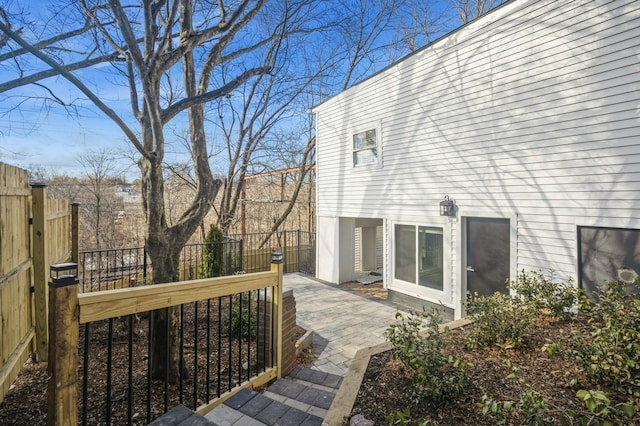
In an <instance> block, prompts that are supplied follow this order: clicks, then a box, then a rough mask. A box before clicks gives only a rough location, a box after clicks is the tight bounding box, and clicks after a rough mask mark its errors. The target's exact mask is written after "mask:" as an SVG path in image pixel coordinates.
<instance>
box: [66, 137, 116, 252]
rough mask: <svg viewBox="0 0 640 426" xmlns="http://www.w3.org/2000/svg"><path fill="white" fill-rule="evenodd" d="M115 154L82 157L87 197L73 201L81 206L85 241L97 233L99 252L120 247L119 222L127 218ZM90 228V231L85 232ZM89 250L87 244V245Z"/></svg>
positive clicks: (94, 241) (84, 189)
mask: <svg viewBox="0 0 640 426" xmlns="http://www.w3.org/2000/svg"><path fill="white" fill-rule="evenodd" d="M114 157H115V153H113V152H110V151H108V150H105V149H103V150H99V151H94V152H87V153H85V154H82V155H80V156H79V157H78V161H79V162H80V164H81V165H82V168H83V179H82V180H80V181H79V183H80V185H81V186H82V189H83V191H82V192H81V193H80V194H82V195H84V197H82V198H78V197H75V198H72V199H70V200H71V201H77V202H79V203H80V207H81V209H82V212H83V214H82V219H83V222H84V225H85V226H84V227H83V237H87V236H88V235H87V234H88V232H91V231H93V239H92V240H93V243H94V245H93V246H89V247H92V248H96V249H98V250H99V249H101V248H114V246H115V244H117V234H116V227H115V225H116V222H117V220H118V217H119V216H120V215H121V214H122V215H124V203H123V201H122V199H121V198H120V197H118V196H117V195H116V192H117V190H118V184H119V183H120V184H121V183H123V182H122V181H121V180H120V179H119V177H118V176H119V175H120V171H119V170H117V168H116V161H115V158H114ZM85 228H86V230H85ZM83 245H84V246H85V247H86V246H87V241H84V242H83Z"/></svg>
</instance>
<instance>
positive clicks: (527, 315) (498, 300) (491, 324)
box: [465, 293, 532, 349]
mask: <svg viewBox="0 0 640 426" xmlns="http://www.w3.org/2000/svg"><path fill="white" fill-rule="evenodd" d="M465 309H466V312H467V316H468V317H469V318H471V319H472V320H473V321H474V324H475V326H474V328H473V329H472V330H471V332H470V333H469V334H468V335H467V337H466V338H465V346H466V347H467V348H469V349H475V348H487V347H490V346H500V347H502V348H515V347H518V346H520V345H521V344H522V343H523V336H524V334H525V332H526V330H527V328H528V327H529V325H530V324H531V322H532V312H531V311H528V310H527V309H525V308H524V306H523V304H522V303H520V302H519V301H518V300H517V299H514V298H512V297H511V296H509V295H508V294H502V293H495V294H493V295H491V296H478V295H477V294H475V295H470V294H469V295H467V301H466V303H465Z"/></svg>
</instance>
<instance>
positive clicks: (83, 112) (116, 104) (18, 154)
mask: <svg viewBox="0 0 640 426" xmlns="http://www.w3.org/2000/svg"><path fill="white" fill-rule="evenodd" d="M435 3H436V4H440V5H441V4H442V0H435ZM0 4H1V5H2V6H4V7H9V6H11V5H12V4H13V5H16V4H19V5H23V6H24V7H25V8H26V9H27V10H29V11H30V13H32V15H31V18H32V19H34V20H36V21H37V22H38V23H39V24H40V25H42V28H47V25H44V23H45V22H46V13H47V12H46V10H44V8H42V7H41V6H42V4H45V3H44V2H41V1H36V0H32V1H24V0H0ZM67 4H68V3H67ZM325 4H329V3H325ZM34 6H38V7H34ZM74 26H75V25H74ZM43 31H45V32H46V31H48V30H43ZM23 36H24V37H25V38H27V39H28V38H29V33H24V34H23ZM30 65H31V66H32V67H33V68H34V69H36V68H41V66H42V63H41V62H39V61H34V62H31V64H30ZM383 65H386V64H379V66H377V68H380V67H381V66H383ZM104 67H105V68H104V69H101V68H96V69H92V70H85V71H77V72H76V74H78V75H79V76H81V77H82V78H83V80H85V81H88V85H89V86H90V87H91V88H92V89H93V90H94V91H95V92H96V93H97V94H98V95H99V96H100V97H101V99H103V100H105V101H107V103H108V105H109V106H110V107H111V108H113V109H114V110H116V112H118V113H119V114H120V115H121V116H122V117H123V118H124V120H125V121H127V122H128V123H131V124H132V126H131V128H132V129H134V131H135V130H136V129H137V126H136V124H135V120H133V119H132V117H130V116H127V114H128V111H130V106H129V101H128V96H129V93H128V89H127V88H126V87H125V86H123V85H114V84H105V82H107V80H106V79H109V82H110V83H112V81H111V80H112V79H113V75H112V74H110V73H109V70H110V69H111V68H110V65H108V64H106V65H104ZM107 67H108V68H107ZM370 71H375V68H374V69H371V70H370ZM14 76H15V70H14V69H12V68H11V65H10V64H9V65H6V64H4V65H3V64H1V63H0V82H4V81H8V80H9V79H11V78H14ZM43 84H45V85H46V86H48V87H50V88H52V89H53V90H54V91H55V94H56V96H59V97H60V98H61V99H63V100H64V101H65V102H71V101H73V104H74V105H75V106H76V107H77V110H76V111H69V110H66V109H65V108H64V107H62V106H60V105H56V104H52V105H51V106H50V107H45V106H43V102H42V100H41V98H36V99H28V98H27V96H28V95H31V94H34V95H35V96H36V97H42V96H44V95H45V94H46V92H45V90H44V89H42V88H39V87H36V86H33V85H31V86H26V87H22V88H19V89H16V90H13V91H9V92H5V93H4V94H1V95H0V161H3V162H6V163H10V164H12V165H16V166H20V167H24V168H28V169H29V168H36V169H44V170H45V171H47V172H52V173H64V174H69V175H77V174H79V173H81V172H82V166H81V164H80V163H79V162H78V160H77V157H78V155H80V154H83V153H86V152H88V151H98V150H104V149H109V150H111V151H114V152H121V153H124V155H122V159H121V160H119V164H120V168H122V169H123V170H124V169H127V168H128V172H127V176H128V177H129V178H130V179H133V178H135V177H137V175H138V169H137V167H136V166H135V164H134V162H133V160H132V158H131V157H137V153H134V152H133V148H132V146H131V144H130V143H129V142H128V141H127V140H126V138H125V136H124V134H123V132H122V131H121V130H120V129H119V128H118V127H117V126H116V125H115V123H113V122H112V121H111V120H109V119H108V118H106V117H105V115H104V114H103V113H102V112H100V111H98V110H97V108H96V107H95V106H93V105H92V104H91V103H90V102H89V101H88V100H86V99H84V96H81V95H79V94H78V91H77V90H76V89H75V88H73V87H72V86H71V85H70V83H68V82H67V81H66V80H65V79H63V78H61V77H56V78H51V79H48V80H45V81H43ZM105 87H108V89H107V90H108V91H105ZM18 102H21V104H20V106H19V108H18V109H13V107H15V105H16V104H17V103H18ZM177 121H178V123H177V126H178V127H179V126H180V120H177ZM183 122H184V120H183ZM178 130H179V129H178ZM166 135H168V136H169V137H168V138H167V139H168V141H170V140H171V137H170V135H171V132H170V131H168V132H166ZM214 136H215V134H214ZM174 143H175V142H174ZM166 152H167V158H168V159H171V158H173V159H176V158H177V159H184V158H185V156H186V154H185V153H184V151H183V150H182V149H181V147H180V146H179V144H177V143H176V145H175V146H171V145H168V146H167V149H166ZM214 171H215V170H214Z"/></svg>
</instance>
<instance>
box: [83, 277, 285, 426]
mask: <svg viewBox="0 0 640 426" xmlns="http://www.w3.org/2000/svg"><path fill="white" fill-rule="evenodd" d="M272 300H273V297H272V294H271V289H270V288H268V287H267V288H263V289H258V290H253V291H248V292H244V293H238V294H234V295H229V296H223V297H217V298H215V299H208V300H203V301H199V302H193V303H188V304H183V305H179V306H176V307H175V308H165V309H164V310H165V313H166V315H169V312H168V310H169V309H177V311H178V315H179V317H180V321H179V335H178V346H179V348H180V349H179V351H180V352H179V359H178V360H177V363H178V365H179V367H178V368H179V370H180V371H181V374H178V377H177V379H176V380H174V381H173V382H172V381H171V379H170V377H169V376H168V371H169V370H168V369H165V371H166V375H165V376H164V377H155V378H154V377H152V366H151V359H152V356H153V353H152V350H153V348H152V343H151V338H150V336H152V335H153V334H154V330H153V327H154V321H153V316H154V315H156V314H157V311H150V312H143V313H140V314H135V315H127V316H124V317H118V318H110V319H106V320H100V321H94V322H89V323H86V324H83V325H82V326H81V328H80V346H79V347H80V353H79V359H80V364H81V368H80V380H81V385H80V386H81V387H80V404H79V406H78V410H79V416H78V418H79V420H80V423H81V424H83V425H93V424H106V425H109V424H128V425H132V424H134V425H146V424H149V423H150V422H151V421H152V420H153V419H155V418H157V417H160V416H161V415H162V414H163V413H165V412H167V411H168V410H170V409H171V408H173V407H174V406H176V405H177V404H184V405H186V406H187V407H189V408H191V409H193V410H196V409H197V408H198V407H201V406H203V405H206V404H207V403H208V402H209V401H211V400H213V399H215V398H219V397H220V396H221V395H223V394H224V393H225V392H229V391H231V390H233V389H234V388H236V387H237V386H240V385H241V384H242V383H244V382H247V381H249V380H251V379H252V378H254V377H256V376H258V375H259V374H261V373H264V372H265V371H266V370H267V369H269V368H272V367H274V354H273V353H272V350H273V349H272V348H274V347H275V346H274V342H273V338H274V333H273V332H272V331H271V330H273V318H274V317H273V315H272V309H273V305H272ZM165 324H167V328H166V330H162V332H164V333H166V334H167V335H169V333H170V330H169V325H168V324H169V322H168V321H166V322H165Z"/></svg>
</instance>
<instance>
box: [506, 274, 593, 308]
mask: <svg viewBox="0 0 640 426" xmlns="http://www.w3.org/2000/svg"><path fill="white" fill-rule="evenodd" d="M509 288H510V289H511V290H513V291H514V292H515V296H514V297H516V298H517V299H519V300H520V301H521V302H522V303H524V304H525V305H526V306H527V307H528V308H529V309H532V310H534V311H535V313H536V314H551V315H553V316H555V317H561V316H563V315H565V314H567V313H568V312H570V310H571V308H573V307H574V306H575V305H576V303H577V301H578V295H579V293H580V291H579V290H578V289H577V288H576V287H574V285H573V281H572V279H571V278H569V279H568V280H567V281H566V282H556V281H554V280H553V276H551V277H546V276H545V275H544V274H542V272H540V271H532V272H525V271H524V270H522V272H520V274H518V277H517V278H516V279H515V280H511V281H510V282H509Z"/></svg>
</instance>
